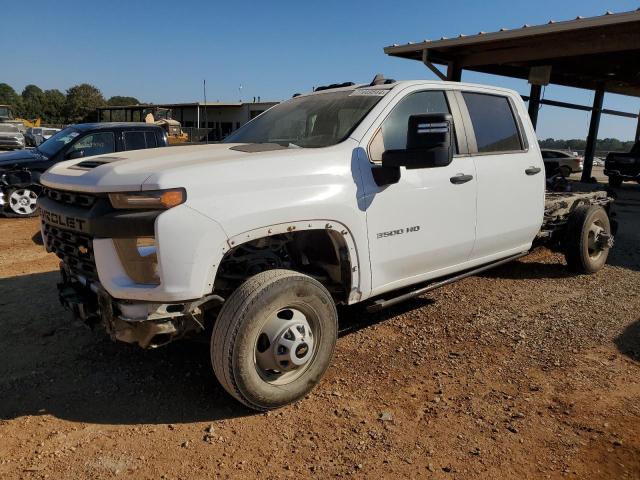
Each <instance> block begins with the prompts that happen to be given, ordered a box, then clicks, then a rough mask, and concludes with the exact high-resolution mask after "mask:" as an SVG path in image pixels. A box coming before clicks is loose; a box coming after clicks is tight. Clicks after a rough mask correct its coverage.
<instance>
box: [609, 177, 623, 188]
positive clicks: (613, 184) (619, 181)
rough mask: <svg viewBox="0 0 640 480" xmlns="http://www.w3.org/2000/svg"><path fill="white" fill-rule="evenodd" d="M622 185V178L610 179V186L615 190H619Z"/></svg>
mask: <svg viewBox="0 0 640 480" xmlns="http://www.w3.org/2000/svg"><path fill="white" fill-rule="evenodd" d="M621 185H622V177H617V176H610V177H609V186H610V187H614V188H619V187H620V186H621Z"/></svg>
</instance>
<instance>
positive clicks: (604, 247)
mask: <svg viewBox="0 0 640 480" xmlns="http://www.w3.org/2000/svg"><path fill="white" fill-rule="evenodd" d="M612 245H613V235H612V233H611V224H610V222H609V216H608V215H607V212H606V211H605V210H604V208H602V207H600V206H597V205H582V206H580V207H578V208H576V209H575V210H574V212H573V213H572V214H571V216H570V217H569V221H568V223H567V231H566V239H565V258H566V260H567V265H568V267H569V269H571V270H572V271H574V272H579V273H595V272H597V271H598V270H600V269H601V268H602V267H603V266H604V264H605V263H606V262H607V256H608V255H609V249H610V248H611V246H612Z"/></svg>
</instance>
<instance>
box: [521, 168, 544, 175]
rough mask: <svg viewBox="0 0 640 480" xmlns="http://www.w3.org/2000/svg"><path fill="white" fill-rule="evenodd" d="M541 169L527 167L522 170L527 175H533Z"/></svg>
mask: <svg viewBox="0 0 640 480" xmlns="http://www.w3.org/2000/svg"><path fill="white" fill-rule="evenodd" d="M541 171H542V169H541V168H540V167H529V168H527V169H526V170H525V171H524V173H526V174H527V175H535V174H536V173H540V172H541Z"/></svg>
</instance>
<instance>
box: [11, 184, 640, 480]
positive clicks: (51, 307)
mask: <svg viewBox="0 0 640 480" xmlns="http://www.w3.org/2000/svg"><path fill="white" fill-rule="evenodd" d="M617 212H618V219H619V221H620V231H619V235H618V237H617V240H616V241H617V243H616V246H615V249H614V250H613V252H612V254H611V256H610V261H609V265H607V266H606V267H605V269H604V270H603V271H601V272H600V273H598V274H597V275H594V276H572V275H570V274H569V273H567V272H566V270H565V268H564V266H563V259H562V257H561V256H560V255H557V254H553V253H551V252H549V251H547V250H537V251H535V252H534V253H533V254H531V255H530V256H528V257H525V258H523V259H522V260H520V261H517V262H514V263H512V264H509V265H506V266H504V267H501V268H499V269H497V270H495V271H491V272H489V273H487V274H485V275H482V276H479V277H473V278H469V279H466V280H464V281H462V282H460V283H458V284H454V285H450V286H447V287H445V288H443V289H441V290H438V291H435V292H433V293H431V294H429V295H428V296H426V297H424V298H420V299H418V300H415V301H413V302H409V303H406V304H404V305H401V306H398V307H397V308H394V309H393V310H389V311H385V312H383V313H380V314H377V315H368V314H366V313H364V312H363V310H362V309H361V308H348V309H343V310H342V311H341V312H340V313H341V320H340V322H341V337H340V339H339V340H338V346H337V351H336V355H335V357H334V360H333V364H332V366H331V368H330V369H329V371H328V373H327V375H326V377H325V378H324V380H323V381H322V382H321V384H320V385H319V386H318V387H317V388H316V389H315V390H314V391H313V392H312V393H311V394H310V395H309V396H308V397H307V398H306V399H305V400H303V401H302V402H300V403H298V404H296V405H292V406H289V407H286V408H283V409H281V410H278V411H274V412H271V413H268V414H256V413H253V412H251V411H248V410H246V409H244V408H243V407H241V406H239V405H238V404H237V403H235V402H234V401H233V400H232V399H231V398H230V397H229V396H228V395H227V394H226V393H225V392H224V391H223V390H222V388H221V387H220V386H219V385H218V383H217V381H216V380H215V377H214V376H213V374H212V371H211V368H210V366H209V356H208V346H207V345H200V344H194V343H176V344H173V345H170V346H168V347H166V348H163V349H158V350H151V351H142V350H140V349H138V348H136V347H134V346H130V345H127V344H116V343H113V342H111V341H110V340H109V339H108V338H105V336H104V335H103V334H102V333H101V332H99V331H95V332H92V331H90V330H88V329H87V328H85V327H84V326H82V325H78V324H76V323H73V322H72V321H71V320H70V317H69V315H68V313H67V312H65V311H64V310H63V309H62V308H61V307H60V306H59V304H58V301H57V296H56V289H55V284H56V281H57V272H56V269H57V260H56V259H55V257H53V256H52V255H47V254H45V253H44V251H43V249H42V247H41V246H39V245H38V244H37V243H36V242H37V241H38V237H37V235H36V234H37V231H38V222H37V220H35V219H33V220H15V219H0V325H1V326H2V335H0V360H2V361H1V362H0V438H1V441H0V478H8V479H13V478H25V479H32V478H33V479H40V478H49V479H66V478H69V479H76V478H141V479H146V478H150V479H151V478H154V479H157V478H167V479H198V478H217V477H221V478H254V477H260V478H265V479H269V478H288V477H292V478H329V477H354V478H440V479H449V478H451V479H453V478H459V479H475V478H501V479H502V478H565V477H566V478H640V435H639V432H640V188H639V187H638V186H637V185H626V184H625V185H624V186H623V188H622V189H621V190H620V198H619V202H618V204H617Z"/></svg>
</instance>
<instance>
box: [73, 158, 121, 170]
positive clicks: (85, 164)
mask: <svg viewBox="0 0 640 480" xmlns="http://www.w3.org/2000/svg"><path fill="white" fill-rule="evenodd" d="M118 160H124V158H122V157H102V158H99V159H95V160H83V161H82V162H80V163H76V164H75V165H74V166H73V167H70V168H79V169H82V170H90V169H92V168H96V167H99V166H100V165H105V164H107V163H111V162H115V161H118Z"/></svg>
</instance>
